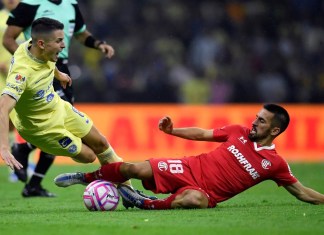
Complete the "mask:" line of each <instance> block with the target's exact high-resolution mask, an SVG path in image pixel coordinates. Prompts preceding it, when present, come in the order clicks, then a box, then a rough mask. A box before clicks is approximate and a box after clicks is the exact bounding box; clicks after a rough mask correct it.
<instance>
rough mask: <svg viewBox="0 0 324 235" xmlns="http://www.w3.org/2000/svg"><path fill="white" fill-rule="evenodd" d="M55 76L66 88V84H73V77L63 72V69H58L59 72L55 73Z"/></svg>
mask: <svg viewBox="0 0 324 235" xmlns="http://www.w3.org/2000/svg"><path fill="white" fill-rule="evenodd" d="M55 78H56V79H57V80H59V81H60V83H61V86H62V87H63V88H64V89H66V86H67V85H68V86H71V85H72V78H71V77H70V76H69V75H67V74H66V73H62V72H61V71H58V73H57V74H56V75H55Z"/></svg>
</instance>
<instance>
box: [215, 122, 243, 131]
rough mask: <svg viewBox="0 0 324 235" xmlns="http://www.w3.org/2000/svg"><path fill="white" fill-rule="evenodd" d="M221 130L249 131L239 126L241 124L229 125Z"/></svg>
mask: <svg viewBox="0 0 324 235" xmlns="http://www.w3.org/2000/svg"><path fill="white" fill-rule="evenodd" d="M220 129H227V130H231V131H242V132H246V131H248V128H247V127H244V126H242V125H239V124H232V125H227V126H224V127H222V128H220Z"/></svg>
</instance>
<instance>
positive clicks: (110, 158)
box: [98, 146, 133, 188]
mask: <svg viewBox="0 0 324 235" xmlns="http://www.w3.org/2000/svg"><path fill="white" fill-rule="evenodd" d="M98 160H99V162H100V164H101V166H103V165H106V164H107V163H114V162H123V161H124V160H123V159H122V158H121V157H119V156H118V155H117V154H116V153H115V151H114V149H113V147H111V146H109V148H108V149H106V151H104V152H103V153H99V154H98ZM123 184H126V185H128V186H130V187H132V188H133V186H132V183H131V181H130V180H127V181H125V182H123Z"/></svg>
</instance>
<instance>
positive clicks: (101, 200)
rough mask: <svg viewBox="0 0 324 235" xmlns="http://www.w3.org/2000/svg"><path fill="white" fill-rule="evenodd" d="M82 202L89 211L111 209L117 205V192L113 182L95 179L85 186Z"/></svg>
mask: <svg viewBox="0 0 324 235" xmlns="http://www.w3.org/2000/svg"><path fill="white" fill-rule="evenodd" d="M83 202H84V205H85V206H86V208H87V209H88V210H89V211H113V210H115V209H116V208H117V206H118V202H119V194H118V191H117V188H116V186H115V185H114V184H113V183H111V182H108V181H103V180H96V181H93V182H91V183H90V184H89V185H88V186H87V187H86V188H85V190H84V193H83Z"/></svg>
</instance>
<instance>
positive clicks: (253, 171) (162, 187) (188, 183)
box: [54, 104, 324, 210]
mask: <svg viewBox="0 0 324 235" xmlns="http://www.w3.org/2000/svg"><path fill="white" fill-rule="evenodd" d="M289 120H290V119H289V114H288V112H287V111H286V110H285V109H284V108H283V107H281V106H279V105H276V104H265V105H264V106H263V108H262V109H261V110H260V111H259V113H258V114H257V115H256V118H255V120H254V121H253V123H252V128H251V129H249V128H247V127H243V126H240V125H230V126H225V127H222V128H217V129H210V130H206V129H202V128H197V127H187V128H174V127H173V123H172V121H171V119H170V118H169V117H164V118H162V119H161V120H160V123H159V129H160V130H161V131H163V132H165V133H167V134H170V135H174V136H177V137H180V138H184V139H189V140H195V141H214V142H222V144H221V145H220V146H219V147H218V148H216V149H215V150H213V151H211V152H209V153H203V154H200V155H198V156H192V157H185V158H179V159H174V158H159V159H150V160H148V161H144V162H140V163H125V162H120V163H111V164H106V165H103V166H101V168H100V169H99V170H97V171H95V172H91V173H80V172H78V173H65V174H61V175H59V176H57V177H56V178H55V180H54V181H55V183H56V184H57V185H58V186H60V187H67V186H70V185H72V184H80V183H81V184H88V183H89V182H92V181H94V180H97V179H102V180H107V181H112V182H114V183H120V182H124V181H125V180H127V179H130V178H136V179H140V180H142V183H143V186H144V187H145V188H146V189H149V190H151V191H153V192H154V193H171V195H170V196H169V197H168V198H165V199H158V200H150V199H147V198H144V197H141V196H140V195H138V194H137V193H136V192H135V191H134V190H132V189H131V188H129V187H128V186H125V185H119V186H118V189H119V192H120V194H121V196H122V197H123V198H124V200H128V201H129V202H130V203H132V204H133V205H135V206H136V207H138V208H142V209H156V210H157V209H173V208H207V207H209V208H212V207H215V206H216V205H217V204H218V203H220V202H222V201H225V200H227V199H229V198H231V197H233V196H235V195H237V194H239V193H241V192H243V191H244V190H246V189H248V188H250V187H252V186H254V185H256V184H258V183H260V182H262V181H264V180H269V179H270V180H273V181H275V182H276V183H277V184H278V185H279V186H283V187H285V189H286V190H287V191H288V192H289V193H291V194H292V195H294V196H295V197H296V198H297V199H299V200H301V201H304V202H308V203H312V204H321V203H324V195H323V194H321V193H319V192H316V191H315V190H313V189H310V188H307V187H305V186H303V185H302V184H301V183H300V182H299V181H298V180H297V179H296V178H295V177H294V176H293V174H292V173H291V171H290V169H289V166H288V164H287V162H286V161H285V160H284V159H283V158H282V157H281V156H280V155H278V153H277V152H276V150H275V145H274V144H273V143H272V142H273V140H274V139H275V138H276V137H277V136H278V135H280V134H281V133H282V132H284V131H285V130H286V128H287V127H288V124H289Z"/></svg>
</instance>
